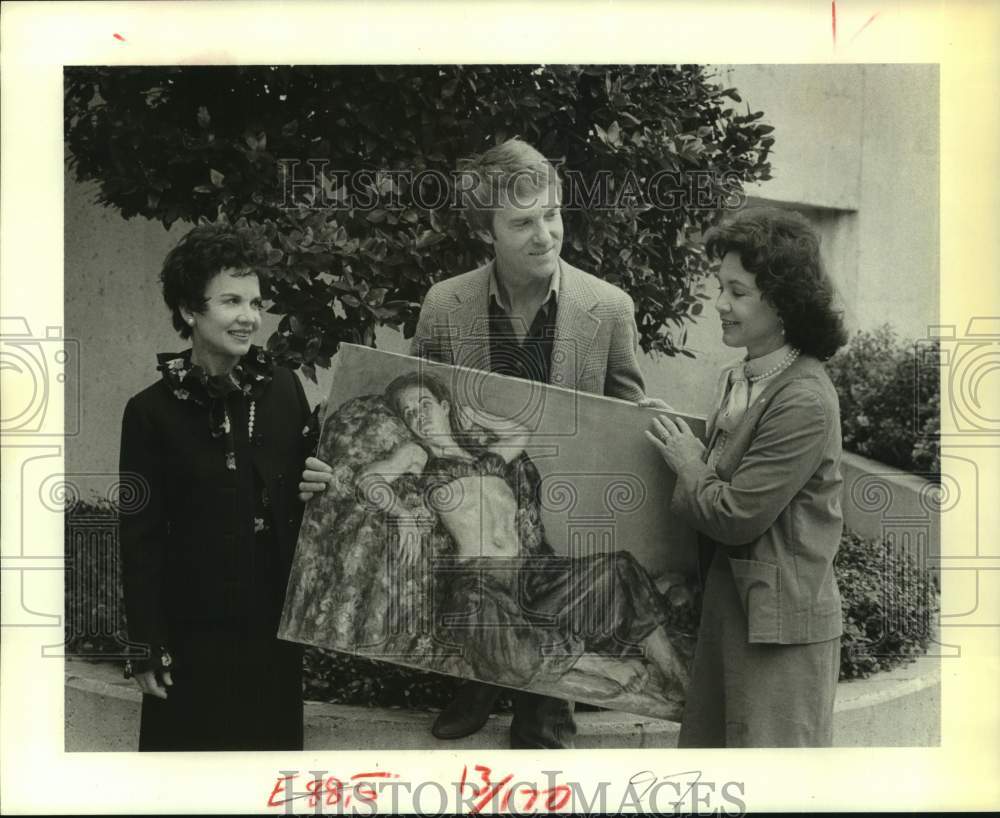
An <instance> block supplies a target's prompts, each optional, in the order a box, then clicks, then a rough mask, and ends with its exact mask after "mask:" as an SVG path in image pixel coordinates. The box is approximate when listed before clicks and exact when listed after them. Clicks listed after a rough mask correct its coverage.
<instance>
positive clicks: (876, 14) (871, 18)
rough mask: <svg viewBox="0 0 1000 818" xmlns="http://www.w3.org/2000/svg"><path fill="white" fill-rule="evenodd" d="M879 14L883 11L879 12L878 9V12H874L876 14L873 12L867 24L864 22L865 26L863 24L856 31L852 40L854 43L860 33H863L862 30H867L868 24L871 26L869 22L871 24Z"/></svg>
mask: <svg viewBox="0 0 1000 818" xmlns="http://www.w3.org/2000/svg"><path fill="white" fill-rule="evenodd" d="M879 14H881V12H879V11H876V12H875V13H874V14H873V15H872V16H871V17H869V18H868V20H867V22H865V24H864V25H863V26H861V28H859V29H858V30H857V31H856V32H855V33H854V36H853V37H851V42H852V43H853V42H854V41H855V40H856V39H857V37H858V35H859V34H860V33H861V32H862V31H864V30H865V29H866V28H868V26H869V24H870V23H871V22H872V20H874V19H875V18H876V17H878V16H879Z"/></svg>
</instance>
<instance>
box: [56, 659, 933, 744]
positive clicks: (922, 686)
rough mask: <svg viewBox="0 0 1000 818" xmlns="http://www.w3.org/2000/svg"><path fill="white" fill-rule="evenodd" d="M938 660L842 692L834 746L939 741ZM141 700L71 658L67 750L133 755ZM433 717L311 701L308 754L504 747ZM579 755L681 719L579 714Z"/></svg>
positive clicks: (117, 675) (490, 728)
mask: <svg viewBox="0 0 1000 818" xmlns="http://www.w3.org/2000/svg"><path fill="white" fill-rule="evenodd" d="M940 690H941V686H940V668H939V661H938V660H936V659H931V658H926V657H925V658H922V659H920V660H918V661H916V662H913V663H911V664H909V665H904V666H903V667H900V668H897V669H896V670H894V671H892V672H889V673H879V674H876V675H875V676H873V677H871V678H870V679H864V680H859V681H854V682H842V683H841V684H840V685H839V686H838V688H837V705H836V715H835V718H834V744H835V745H836V746H838V747H862V746H863V747H873V746H874V747H922V746H934V745H937V744H939V743H940V721H941V697H940ZM139 703H140V694H139V691H138V689H137V688H136V687H135V685H134V683H133V682H131V681H126V680H124V679H122V677H121V671H120V669H119V668H118V667H117V666H115V665H111V664H108V663H91V662H83V661H80V660H67V662H66V749H67V750H68V751H87V750H96V751H100V750H113V751H127V750H134V749H135V748H136V746H137V744H138V731H139ZM433 719H434V714H433V713H426V712H420V711H408V710H383V709H375V708H366V707H349V706H345V705H331V704H322V703H319V702H307V703H306V749H328V748H331V747H336V748H338V749H345V750H346V749H358V750H360V749H372V750H374V749H387V750H434V749H442V750H444V749H446V750H459V749H503V748H505V747H506V746H507V730H508V727H509V724H510V717H509V716H492V717H491V718H490V721H489V723H488V724H487V725H486V727H484V728H483V729H482V730H481V731H480V732H479V733H477V734H476V735H475V736H470V737H469V738H466V739H462V740H461V741H448V742H445V741H439V740H437V739H435V738H434V737H433V736H432V735H431V734H430V725H431V722H432V721H433ZM577 725H578V728H579V734H578V736H577V742H576V744H577V747H578V748H580V749H594V748H602V749H611V748H654V747H658V748H668V747H675V746H676V743H677V730H678V725H677V724H676V723H675V722H669V721H661V720H658V719H651V718H645V717H642V716H633V715H629V714H626V713H612V712H597V713H580V714H578V715H577Z"/></svg>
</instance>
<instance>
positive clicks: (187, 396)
mask: <svg viewBox="0 0 1000 818" xmlns="http://www.w3.org/2000/svg"><path fill="white" fill-rule="evenodd" d="M156 361H157V366H156V368H157V369H158V370H159V371H160V373H161V374H162V376H163V380H164V382H165V383H166V384H167V387H168V388H169V389H170V391H171V393H172V394H173V396H174V397H175V398H177V399H178V400H184V401H192V402H194V403H196V404H198V405H199V406H205V407H207V408H208V429H209V432H210V433H211V435H212V437H213V438H219V437H222V438H224V439H225V446H226V468H228V469H230V470H232V471H235V470H236V446H235V440H234V439H233V430H232V424H231V423H230V420H229V412H228V411H227V410H226V399H227V398H228V396H229V395H231V394H232V393H234V392H240V393H242V394H243V396H244V398H246V399H247V400H249V401H250V402H251V410H250V417H251V418H252V417H253V411H254V403H255V401H256V399H257V398H259V397H260V396H261V395H262V394H263V392H264V390H265V389H266V387H267V385H268V384H269V383H270V382H271V379H272V378H273V376H274V362H273V361H272V359H271V356H270V355H269V354H268V353H267V352H265V351H264V350H263V349H261V348H260V347H257V346H251V347H250V351H249V352H248V353H247V354H246V355H244V356H243V357H242V358H240V360H239V362H238V363H237V364H236V366H234V367H233V369H232V371H231V372H229V373H228V374H226V375H209V374H208V373H207V372H206V371H205V370H204V369H203V368H202V367H200V366H198V365H197V364H194V363H192V362H191V350H190V349H186V350H184V351H183V352H179V353H169V352H161V353H159V354H158V355H157V356H156Z"/></svg>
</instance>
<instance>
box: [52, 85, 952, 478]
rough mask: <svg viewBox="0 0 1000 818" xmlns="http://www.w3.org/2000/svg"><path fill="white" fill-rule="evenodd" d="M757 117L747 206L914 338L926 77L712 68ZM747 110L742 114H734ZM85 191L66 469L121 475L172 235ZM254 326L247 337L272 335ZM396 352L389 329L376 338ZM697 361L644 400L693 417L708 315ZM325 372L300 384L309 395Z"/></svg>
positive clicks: (927, 316)
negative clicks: (752, 202)
mask: <svg viewBox="0 0 1000 818" xmlns="http://www.w3.org/2000/svg"><path fill="white" fill-rule="evenodd" d="M719 72H720V74H721V76H722V79H723V81H724V82H725V83H726V84H727V85H731V86H736V87H737V88H738V89H739V90H740V92H741V94H742V95H743V98H744V103H749V105H750V107H751V108H752V109H754V110H763V111H765V112H766V117H765V121H767V122H769V123H770V124H772V125H774V126H775V132H774V135H775V138H776V143H775V147H776V152H775V154H774V157H773V163H772V164H773V167H774V171H773V172H774V179H773V180H772V181H769V182H767V183H764V184H763V185H761V186H759V188H757V189H755V190H754V191H752V193H753V194H754V196H755V197H757V198H758V199H759V200H764V201H770V202H777V203H779V204H786V205H787V204H796V205H799V206H803V209H804V210H805V212H806V213H807V214H808V215H809V216H810V217H811V218H812V219H813V220H814V221H815V222H816V224H817V227H818V228H819V229H820V231H821V233H822V234H823V239H824V253H825V256H826V258H827V263H828V264H829V266H830V269H831V273H832V274H833V275H834V277H835V279H836V281H837V283H838V285H839V287H840V290H841V295H842V297H843V300H844V303H845V307H846V311H847V316H848V319H849V322H850V323H851V324H852V325H853V326H860V327H871V326H874V325H877V324H879V323H881V322H883V321H886V320H889V321H891V322H892V323H893V324H895V325H896V327H897V328H898V329H899V330H900V332H901V333H903V334H904V335H909V336H919V335H923V333H924V331H925V329H926V326H927V324H928V323H934V322H935V321H936V317H937V293H938V289H937V287H938V266H937V252H938V241H937V225H938V219H937V196H938V192H937V191H938V184H937V183H938V175H937V161H938V153H937V151H938V130H937V128H938V125H937V122H938V120H937V71H936V67H935V66H858V65H841V66H826V65H806V66H794V65H787V66H773V65H770V66H728V67H726V66H724V67H721V68H720V69H719ZM744 107H745V105H744ZM94 194H95V189H94V186H83V185H79V184H77V183H76V182H74V181H73V180H72V179H71V178H70V177H69V176H67V179H66V189H65V204H66V207H65V209H66V213H65V217H66V220H65V293H66V311H65V322H66V335H67V337H70V338H75V339H78V340H79V341H80V344H81V379H80V383H79V384H76V383H73V382H70V383H68V384H67V388H68V389H74V388H79V389H80V392H81V405H82V420H81V434H80V435H79V436H78V437H77V438H75V439H71V440H70V441H69V445H68V446H67V461H68V462H67V470H68V471H69V472H71V473H74V472H81V471H82V472H89V471H99V472H111V471H114V470H115V469H116V467H117V452H118V437H119V424H120V419H121V411H122V408H123V406H124V404H125V401H126V400H127V399H128V397H129V396H130V395H132V394H134V393H135V392H136V391H138V390H139V389H141V388H142V387H143V386H145V385H147V384H148V383H150V382H152V381H153V380H154V379H155V377H156V372H155V369H154V367H155V354H156V352H159V351H166V350H174V349H181V348H182V347H183V344H182V342H181V341H180V339H179V338H178V337H177V336H176V335H175V334H174V333H173V331H172V329H171V327H170V321H169V316H168V315H167V312H166V308H165V307H164V306H163V304H162V301H161V299H160V295H159V291H158V288H157V284H156V276H157V273H158V270H159V266H160V264H161V263H162V260H163V257H164V255H165V254H166V252H167V251H168V249H169V248H170V247H171V246H172V245H173V244H174V243H175V242H176V241H177V239H178V238H179V237H180V235H181V234H182V233H183V232H184V230H185V228H184V227H183V226H178V225H175V226H174V228H173V229H172V230H170V231H169V232H168V231H166V230H164V229H163V227H162V225H160V224H158V223H150V222H148V221H146V220H144V219H140V218H136V219H132V220H131V221H128V222H126V221H124V220H123V219H122V218H121V217H120V216H119V215H118V214H117V213H116V212H115V211H114V210H109V209H105V208H101V207H100V206H98V205H96V204H94V201H93V200H94ZM274 324H275V322H274V321H273V320H272V321H270V322H268V323H266V324H265V326H264V328H263V330H262V332H261V335H260V336H259V340H261V341H262V340H263V339H265V338H266V337H267V335H268V334H269V333H270V332H271V331H272V329H273V328H274ZM378 344H379V346H380V347H382V348H384V349H389V350H391V351H398V352H404V351H405V350H406V344H405V342H404V341H403V339H402V337H401V336H400V334H399V333H397V332H394V331H392V330H385V331H382V332H380V333H379V335H378ZM688 346H689V348H690V349H691V351H693V352H694V353H695V354H696V356H697V359H696V360H691V359H688V358H684V357H678V358H674V359H669V358H660V359H653V358H647V359H646V360H645V361H644V371H645V373H646V377H647V381H648V391H649V393H650V394H651V395H654V396H657V397H661V398H664V399H665V400H667V401H668V402H669V403H671V404H672V405H673V406H675V407H676V408H677V409H679V410H682V411H685V412H689V413H693V414H704V413H705V412H706V411H707V408H708V404H709V402H710V399H711V398H710V394H711V389H712V386H713V384H714V382H715V373H716V372H717V371H718V368H719V367H720V366H722V365H723V364H724V363H727V362H729V361H731V360H733V359H735V358H736V357H737V355H738V351H734V350H731V349H729V348H727V347H725V346H723V345H722V343H721V340H720V333H719V325H718V319H717V317H716V314H715V311H714V310H712V309H708V310H707V313H706V315H704V316H703V317H702V318H701V320H699V321H698V322H696V323H694V324H692V325H691V326H690V327H689V329H688ZM328 388H329V376H328V375H326V374H325V373H321V374H320V384H319V386H318V387H313V386H312V385H311V384H307V391H308V393H309V396H310V398H311V399H312V400H318V399H319V397H320V396H321V395H323V394H325V393H326V391H327V390H328Z"/></svg>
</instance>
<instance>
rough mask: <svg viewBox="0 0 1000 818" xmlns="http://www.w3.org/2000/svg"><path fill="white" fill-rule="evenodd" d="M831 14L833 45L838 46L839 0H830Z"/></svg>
mask: <svg viewBox="0 0 1000 818" xmlns="http://www.w3.org/2000/svg"><path fill="white" fill-rule="evenodd" d="M830 13H831V14H832V15H833V44H834V45H836V44H837V0H830Z"/></svg>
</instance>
